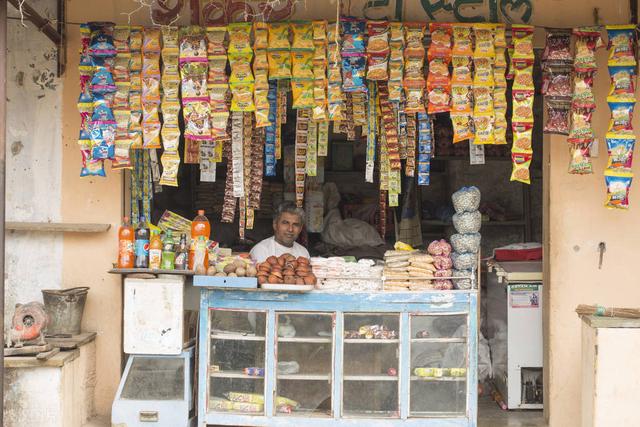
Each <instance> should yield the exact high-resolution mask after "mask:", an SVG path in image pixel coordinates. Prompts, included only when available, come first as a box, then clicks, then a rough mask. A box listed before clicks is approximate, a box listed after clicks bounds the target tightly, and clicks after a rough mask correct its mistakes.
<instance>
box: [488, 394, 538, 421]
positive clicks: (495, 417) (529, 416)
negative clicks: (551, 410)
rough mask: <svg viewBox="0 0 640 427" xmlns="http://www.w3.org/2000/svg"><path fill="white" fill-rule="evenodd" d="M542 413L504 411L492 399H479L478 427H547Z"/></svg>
mask: <svg viewBox="0 0 640 427" xmlns="http://www.w3.org/2000/svg"><path fill="white" fill-rule="evenodd" d="M546 426H547V423H546V422H545V420H544V416H543V415H542V411H503V410H502V409H500V408H499V407H498V405H496V403H495V402H494V401H493V400H491V398H490V397H486V396H485V397H481V398H479V399H478V427H546Z"/></svg>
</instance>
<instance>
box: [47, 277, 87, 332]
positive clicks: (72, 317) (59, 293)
mask: <svg viewBox="0 0 640 427" xmlns="http://www.w3.org/2000/svg"><path fill="white" fill-rule="evenodd" d="M87 292H89V288H88V287H78V288H70V289H43V290H42V299H43V300H44V309H45V311H46V312H47V314H48V315H49V325H48V326H47V332H46V334H47V335H67V334H71V335H78V334H79V333H80V323H81V322H82V313H83V312H84V303H85V302H86V301H87Z"/></svg>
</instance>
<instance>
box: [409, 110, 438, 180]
mask: <svg viewBox="0 0 640 427" xmlns="http://www.w3.org/2000/svg"><path fill="white" fill-rule="evenodd" d="M417 123H418V185H429V184H430V182H431V153H432V152H433V134H432V131H431V120H430V119H429V116H427V114H426V113H418V122H417ZM415 126H416V121H415V120H412V121H411V122H410V123H409V122H408V123H407V132H408V133H409V134H410V135H415V134H416V129H415Z"/></svg>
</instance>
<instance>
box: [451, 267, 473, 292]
mask: <svg viewBox="0 0 640 427" xmlns="http://www.w3.org/2000/svg"><path fill="white" fill-rule="evenodd" d="M472 274H473V270H453V277H469V279H453V284H454V286H455V287H456V288H457V289H471V286H472V284H473V283H472V281H471V275H472Z"/></svg>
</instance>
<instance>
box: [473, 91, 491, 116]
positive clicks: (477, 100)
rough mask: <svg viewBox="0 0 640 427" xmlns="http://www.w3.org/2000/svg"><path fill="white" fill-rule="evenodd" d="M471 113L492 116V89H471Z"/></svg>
mask: <svg viewBox="0 0 640 427" xmlns="http://www.w3.org/2000/svg"><path fill="white" fill-rule="evenodd" d="M473 101H474V102H473V113H474V115H477V114H493V111H494V106H493V89H491V88H490V87H489V86H474V87H473Z"/></svg>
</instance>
